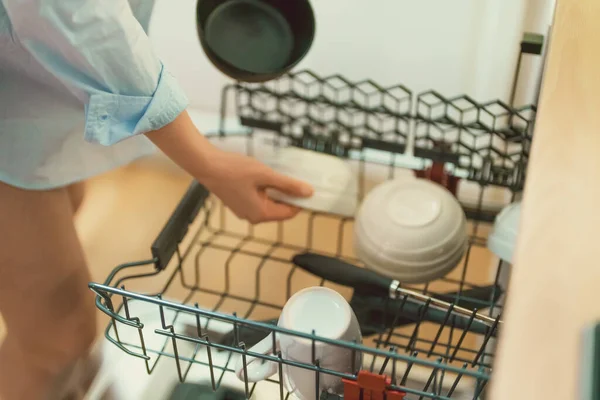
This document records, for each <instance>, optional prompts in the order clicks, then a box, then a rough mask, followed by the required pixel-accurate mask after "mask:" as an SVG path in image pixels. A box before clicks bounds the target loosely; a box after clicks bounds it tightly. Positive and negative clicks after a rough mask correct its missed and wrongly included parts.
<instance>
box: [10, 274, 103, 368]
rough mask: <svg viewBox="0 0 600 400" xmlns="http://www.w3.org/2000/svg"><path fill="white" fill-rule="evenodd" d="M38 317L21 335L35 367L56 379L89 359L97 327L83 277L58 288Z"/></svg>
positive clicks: (20, 332)
mask: <svg viewBox="0 0 600 400" xmlns="http://www.w3.org/2000/svg"><path fill="white" fill-rule="evenodd" d="M36 314H37V315H36V317H37V318H39V320H38V321H31V322H30V324H31V325H30V326H29V329H27V330H26V331H24V330H20V331H19V336H20V339H19V341H20V342H21V346H20V347H21V349H22V351H23V352H25V353H27V356H28V357H30V359H31V360H32V362H33V363H35V365H36V367H38V368H40V369H43V370H45V371H46V372H47V373H49V374H51V375H54V374H58V373H60V372H61V371H63V370H64V369H65V368H67V367H69V366H71V365H72V364H73V363H75V362H76V361H78V360H80V359H81V358H83V357H85V356H87V354H88V352H89V351H90V350H91V347H92V345H93V343H94V341H95V339H96V332H97V329H96V328H97V326H96V324H97V323H96V313H95V307H94V298H93V295H92V293H91V292H90V291H89V290H87V282H82V279H81V277H78V276H74V277H69V278H67V279H65V280H64V282H63V283H62V284H61V285H59V286H57V287H55V288H54V289H53V290H52V291H51V292H49V293H48V298H47V301H46V303H45V304H43V305H40V309H39V312H38V313H36ZM36 325H37V328H34V327H35V326H36ZM32 328H34V329H32ZM9 333H10V326H9Z"/></svg>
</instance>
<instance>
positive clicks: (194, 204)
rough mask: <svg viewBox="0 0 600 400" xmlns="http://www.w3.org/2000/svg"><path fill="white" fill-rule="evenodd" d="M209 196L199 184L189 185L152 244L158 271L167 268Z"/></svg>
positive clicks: (194, 182) (206, 190)
mask: <svg viewBox="0 0 600 400" xmlns="http://www.w3.org/2000/svg"><path fill="white" fill-rule="evenodd" d="M209 195H210V192H209V191H208V189H206V188H205V187H204V186H202V185H201V184H200V183H198V182H196V181H193V182H192V183H191V184H190V186H189V188H188V190H187V192H186V193H185V195H184V196H183V198H182V199H181V201H180V202H179V204H178V205H177V208H176V209H175V212H173V214H172V215H171V217H170V218H169V220H168V221H167V223H166V224H165V226H164V227H163V229H162V230H161V231H160V233H159V234H158V237H157V238H156V240H154V243H152V247H151V251H152V257H153V259H154V265H155V266H156V268H157V269H158V270H161V271H162V270H163V269H165V268H166V267H167V265H168V264H169V262H170V261H171V258H172V257H173V254H175V252H176V251H177V246H178V245H179V243H181V241H182V240H183V238H184V237H185V235H186V233H187V231H188V227H189V225H190V224H191V223H192V222H194V219H196V217H197V216H198V213H199V212H200V210H201V209H202V207H204V203H205V202H206V199H207V198H208V196H209Z"/></svg>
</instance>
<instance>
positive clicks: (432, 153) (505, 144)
mask: <svg viewBox="0 0 600 400" xmlns="http://www.w3.org/2000/svg"><path fill="white" fill-rule="evenodd" d="M229 91H234V92H235V107H236V112H237V115H238V116H239V117H240V121H241V123H242V124H243V125H246V126H249V127H253V128H260V129H267V130H271V131H275V132H277V133H279V134H280V136H282V137H287V138H289V139H291V140H292V143H293V144H295V145H299V146H302V147H308V148H312V149H314V150H318V151H323V152H327V153H331V154H335V155H338V156H348V155H349V152H351V151H352V150H362V149H373V150H382V151H385V152H389V153H392V154H397V155H408V156H413V157H415V158H420V159H426V160H431V161H434V162H441V163H445V164H446V165H447V166H449V167H450V168H452V169H453V170H454V171H455V173H457V172H458V174H459V175H461V177H462V178H463V179H467V180H470V181H474V182H477V183H479V184H481V185H496V186H501V187H506V188H508V189H510V190H511V191H513V192H518V191H521V190H522V189H523V185H524V181H525V171H526V168H527V162H528V160H529V151H530V147H531V141H532V135H533V127H534V123H535V115H536V107H535V106H534V105H526V106H522V107H518V108H514V107H511V106H509V105H507V104H506V103H504V102H502V101H500V100H495V101H489V102H483V103H482V102H477V101H475V100H474V99H473V98H471V97H469V96H467V95H459V96H454V97H445V96H443V95H441V94H440V93H438V92H436V91H433V90H429V91H426V92H422V93H420V94H418V95H416V96H415V95H414V94H413V92H412V91H411V90H410V89H409V88H407V87H406V86H404V85H394V86H390V87H383V86H381V85H379V84H377V83H376V82H374V81H372V80H362V81H351V80H349V79H346V78H344V77H343V76H341V75H331V76H325V77H323V76H319V75H317V74H316V73H314V72H312V71H310V70H301V71H296V72H292V73H288V74H286V75H284V76H283V77H281V78H279V79H277V80H274V81H270V82H266V83H263V84H253V83H235V84H232V85H229V86H227V87H225V89H224V95H223V97H222V98H223V102H222V107H221V113H222V115H221V116H222V119H221V120H222V121H223V120H224V116H225V113H226V110H227V104H226V103H227V98H228V96H227V92H229ZM221 130H222V129H221Z"/></svg>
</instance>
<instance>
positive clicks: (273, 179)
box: [261, 170, 313, 197]
mask: <svg viewBox="0 0 600 400" xmlns="http://www.w3.org/2000/svg"><path fill="white" fill-rule="evenodd" d="M261 184H262V185H263V186H266V187H270V188H273V189H277V190H279V191H280V192H283V193H285V194H287V195H290V196H294V197H310V196H312V194H313V188H312V186H311V185H309V184H308V183H306V182H302V181H299V180H297V179H294V178H290V177H289V176H285V175H282V174H280V173H278V172H275V171H273V170H268V171H267V172H266V173H265V176H264V177H263V180H262V182H261Z"/></svg>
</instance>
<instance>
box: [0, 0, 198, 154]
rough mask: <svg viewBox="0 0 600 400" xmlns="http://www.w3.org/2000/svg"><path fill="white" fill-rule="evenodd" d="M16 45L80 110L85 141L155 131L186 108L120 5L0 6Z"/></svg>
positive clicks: (109, 1)
mask: <svg viewBox="0 0 600 400" xmlns="http://www.w3.org/2000/svg"><path fill="white" fill-rule="evenodd" d="M0 1H2V3H3V4H4V7H5V8H6V11H7V13H8V16H9V19H10V21H11V24H12V26H13V31H14V32H15V35H16V38H17V40H18V41H19V42H20V43H22V45H23V46H24V47H25V48H26V49H27V50H28V51H29V52H30V53H31V54H32V56H33V57H34V58H35V59H36V60H37V61H38V62H39V63H40V64H41V65H42V66H43V67H44V68H45V69H46V70H48V71H49V72H50V73H51V74H52V75H54V76H55V77H56V78H58V79H59V80H60V81H61V82H62V83H63V84H64V86H65V87H66V88H67V89H68V90H69V91H70V92H71V93H73V94H74V95H75V96H76V97H77V98H78V99H79V100H80V101H81V102H82V104H83V105H84V109H85V116H86V124H85V138H86V140H87V141H90V142H94V143H99V144H102V145H111V144H114V143H117V142H119V141H122V140H124V139H126V138H128V137H130V136H133V135H138V134H143V133H146V132H149V131H152V130H156V129H159V128H161V127H163V126H165V125H167V124H168V123H170V122H171V121H173V120H174V119H175V118H176V117H177V116H178V115H179V114H180V113H181V112H182V111H184V110H185V108H186V107H187V105H188V100H187V97H186V96H185V93H184V92H183V90H182V88H181V87H180V86H179V84H178V83H177V81H176V79H175V78H174V77H173V75H171V74H170V73H169V71H168V70H167V69H166V67H165V65H164V64H163V63H162V62H161V61H160V59H159V58H158V57H157V56H156V55H155V53H154V51H153V48H152V45H151V43H150V40H149V38H148V36H147V35H146V33H145V31H144V29H143V28H142V26H141V25H140V23H139V22H138V21H137V20H136V19H135V17H134V15H133V13H132V11H131V8H130V7H129V4H128V2H127V0H105V1H97V0H0Z"/></svg>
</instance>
